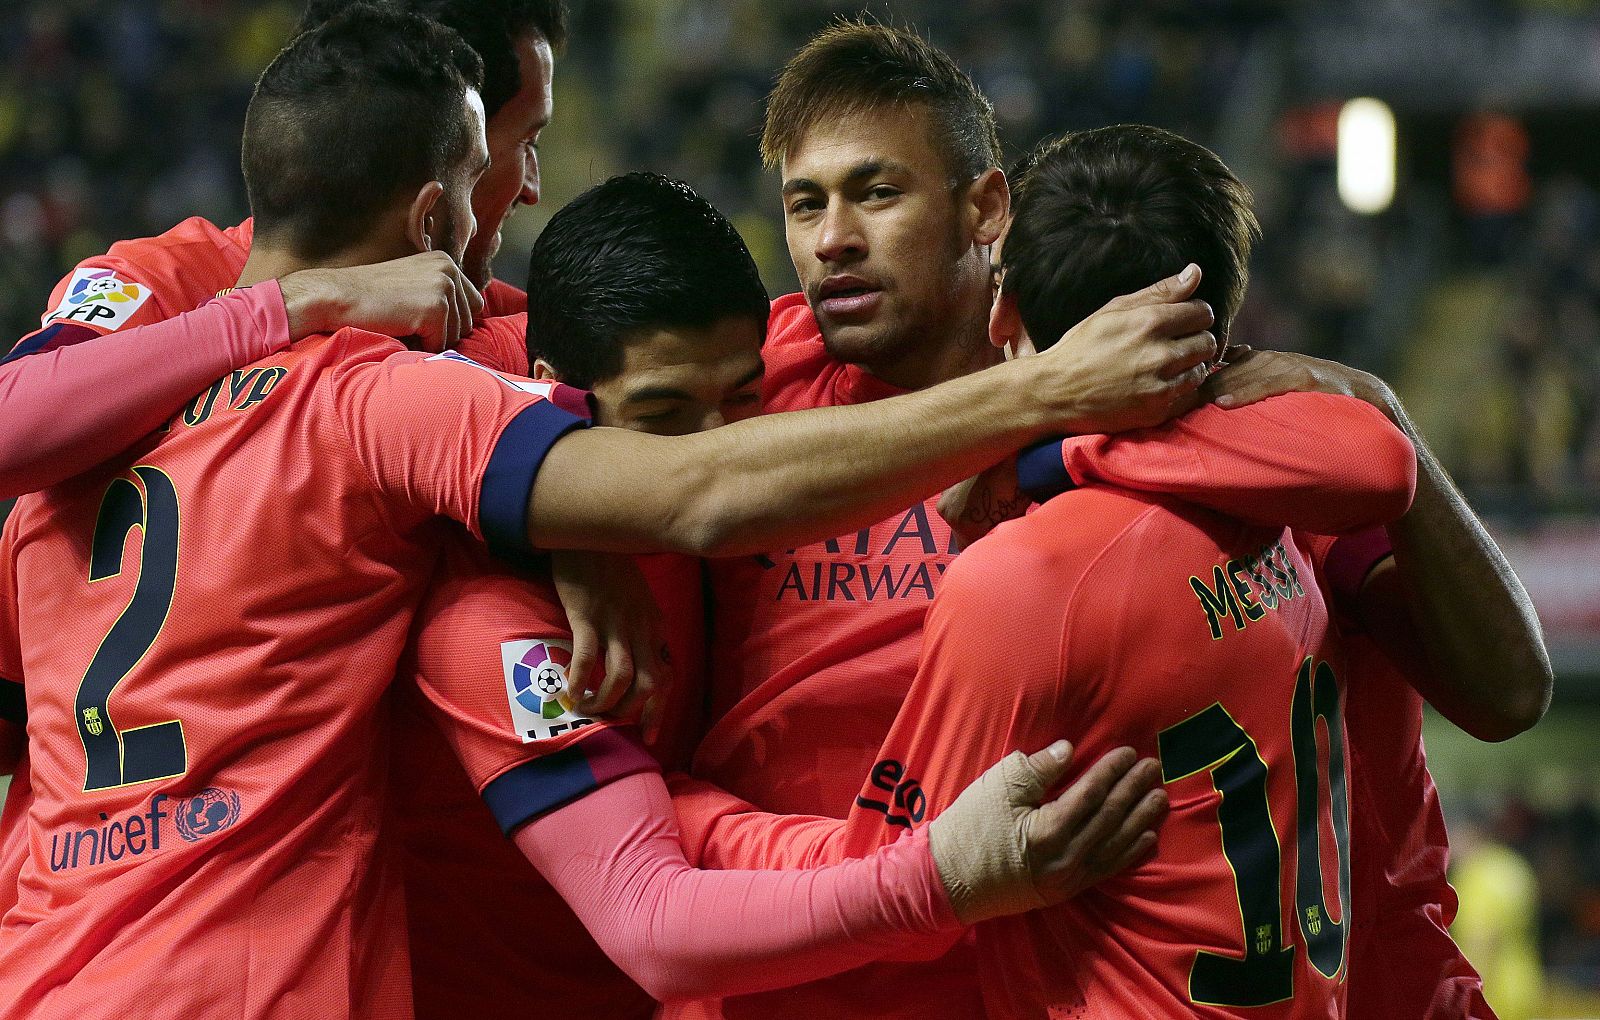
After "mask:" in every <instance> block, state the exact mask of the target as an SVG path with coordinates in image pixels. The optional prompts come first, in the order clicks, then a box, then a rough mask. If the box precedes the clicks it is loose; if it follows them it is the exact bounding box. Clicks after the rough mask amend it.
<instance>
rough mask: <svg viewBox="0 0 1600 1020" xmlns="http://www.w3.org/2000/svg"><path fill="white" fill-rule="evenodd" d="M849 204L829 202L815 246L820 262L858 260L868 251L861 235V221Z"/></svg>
mask: <svg viewBox="0 0 1600 1020" xmlns="http://www.w3.org/2000/svg"><path fill="white" fill-rule="evenodd" d="M849 205H850V203H848V202H829V203H828V208H827V211H826V212H824V213H823V218H822V228H821V229H820V230H818V231H817V241H816V246H815V251H816V256H817V260H818V261H819V262H842V261H846V260H848V259H851V258H858V257H860V256H861V255H862V254H864V253H865V252H866V250H867V243H866V239H865V238H864V237H863V236H862V233H861V229H860V228H861V224H860V221H859V220H858V219H857V218H856V217H855V216H854V215H853V214H852V212H851V210H850V208H849Z"/></svg>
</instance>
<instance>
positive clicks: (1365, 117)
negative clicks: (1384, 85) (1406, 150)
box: [1339, 99, 1395, 216]
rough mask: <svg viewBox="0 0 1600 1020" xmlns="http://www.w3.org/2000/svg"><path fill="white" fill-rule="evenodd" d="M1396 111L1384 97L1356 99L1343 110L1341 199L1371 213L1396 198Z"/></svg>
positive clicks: (1341, 123)
mask: <svg viewBox="0 0 1600 1020" xmlns="http://www.w3.org/2000/svg"><path fill="white" fill-rule="evenodd" d="M1394 154H1395V132H1394V112H1393V111H1392V110H1390V109H1389V106H1388V104H1387V103H1385V102H1383V101H1382V100H1381V99H1352V100H1350V101H1349V102H1348V103H1345V104H1344V107H1343V108H1342V109H1340V111H1339V198H1340V200H1341V201H1343V202H1344V204H1345V207H1346V208H1348V209H1350V210H1351V211H1352V212H1357V213H1362V214H1364V215H1367V216H1371V215H1373V214H1375V213H1380V212H1383V211H1384V210H1385V209H1387V208H1389V203H1390V202H1392V201H1394V166H1395V155H1394Z"/></svg>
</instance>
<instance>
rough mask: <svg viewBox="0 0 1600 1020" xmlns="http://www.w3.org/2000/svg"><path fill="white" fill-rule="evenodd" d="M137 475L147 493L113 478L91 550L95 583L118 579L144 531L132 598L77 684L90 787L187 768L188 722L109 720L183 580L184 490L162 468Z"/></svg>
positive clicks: (164, 775) (146, 778)
mask: <svg viewBox="0 0 1600 1020" xmlns="http://www.w3.org/2000/svg"><path fill="white" fill-rule="evenodd" d="M133 473H134V475H135V476H137V477H138V479H139V480H140V481H141V482H143V483H144V491H143V492H141V491H140V490H139V487H138V486H137V485H135V484H134V483H133V482H132V481H130V480H129V479H127V478H118V479H116V480H115V481H113V482H112V483H111V486H110V487H109V488H107V489H106V494H105V497H104V498H103V499H102V500H101V501H100V516H99V518H98V519H97V520H96V521H95V526H94V542H93V548H92V550H91V552H90V555H89V583H90V584H93V583H94V582H96V581H103V580H105V579H106V578H108V577H116V576H117V575H119V574H121V573H122V547H123V544H124V543H125V542H126V540H127V538H128V532H130V531H132V530H133V529H134V528H136V527H137V528H139V529H140V531H141V532H142V533H143V537H142V539H141V549H142V551H141V552H140V555H139V579H138V581H137V583H136V584H135V585H134V589H133V598H132V599H131V600H130V601H129V602H128V605H127V608H125V609H124V610H123V611H122V615H121V616H119V617H117V622H116V623H114V624H112V625H111V631H110V632H109V633H108V634H106V636H105V640H103V641H101V642H100V648H99V650H98V651H96V652H95V656H94V659H93V661H91V662H90V663H89V668H88V669H87V670H86V671H84V674H83V680H82V681H81V682H79V684H78V697H77V702H76V704H75V705H74V707H75V709H76V715H77V721H78V737H79V738H80V739H81V740H82V741H83V753H84V757H85V758H86V759H87V761H88V769H87V773H86V775H85V778H84V781H83V792H85V793H89V792H91V791H93V790H108V789H111V788H113V787H117V786H130V785H132V784H134V783H148V782H150V781H151V780H155V779H169V778H171V777H173V776H181V775H183V774H184V773H185V772H187V771H188V769H189V752H188V748H187V747H186V746H185V744H184V741H183V723H181V722H179V721H178V720H176V719H174V720H171V721H169V722H160V723H155V724H153V725H150V726H139V727H136V728H134V729H127V730H119V729H117V727H116V726H115V725H113V724H112V721H111V710H110V701H111V693H112V692H113V691H115V690H116V689H117V685H118V684H120V683H121V682H122V681H123V679H124V678H125V677H127V675H128V673H129V672H130V671H132V669H133V668H134V667H135V666H137V665H138V664H139V660H141V659H143V658H144V655H145V652H147V651H149V650H150V646H151V645H152V644H154V643H155V640H156V636H157V635H158V634H160V633H161V628H162V627H163V626H164V625H165V624H166V622H167V613H168V612H169V611H170V610H171V609H172V594H173V591H174V590H175V589H176V588H177V584H178V492H177V490H176V489H174V488H173V485H172V479H171V478H169V477H167V474H166V472H164V471H162V470H161V469H160V468H154V467H149V466H140V467H136V468H134V469H133Z"/></svg>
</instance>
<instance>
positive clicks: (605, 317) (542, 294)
mask: <svg viewBox="0 0 1600 1020" xmlns="http://www.w3.org/2000/svg"><path fill="white" fill-rule="evenodd" d="M733 317H748V318H751V319H754V320H756V321H757V322H758V323H759V324H760V327H761V329H762V331H763V333H764V332H765V330H766V324H767V292H766V289H765V288H764V287H763V286H762V285H761V274H760V272H759V271H758V270H757V269H756V264H755V260H754V259H752V258H751V257H750V249H749V248H747V247H745V243H744V240H743V239H742V238H740V236H739V232H738V231H737V230H735V229H734V227H733V224H731V223H729V222H728V220H727V218H726V217H724V216H723V215H722V214H721V213H719V212H717V210H716V208H715V207H714V206H713V205H712V204H711V203H710V202H707V201H706V200H705V199H704V198H701V197H700V196H699V195H698V194H696V193H695V191H694V189H693V188H691V187H689V186H688V185H687V184H684V183H683V182H682V181H675V180H671V179H670V178H667V177H662V176H661V175H660V174H649V173H631V174H625V175H623V176H621V177H613V178H611V179H610V180H608V181H606V182H605V183H604V184H600V185H597V186H596V187H593V188H590V189H589V190H588V191H586V192H584V193H583V194H581V195H579V196H578V197H577V198H575V199H573V200H572V201H571V202H570V203H568V204H567V205H566V206H564V207H563V208H562V209H561V211H560V212H558V213H556V214H555V215H554V216H552V217H551V218H550V223H549V224H548V225H547V226H546V227H545V228H544V232H543V233H541V234H540V235H539V240H538V241H536V242H535V243H534V246H533V255H532V256H531V258H530V260H529V266H528V361H529V363H530V364H531V363H532V362H533V360H534V359H536V358H543V359H544V360H545V361H546V362H548V363H549V364H550V366H551V367H552V368H554V369H555V370H556V372H557V374H559V375H560V376H561V379H562V381H563V382H567V383H571V384H572V385H574V386H581V387H585V388H587V387H591V386H593V385H595V384H596V383H597V382H602V381H604V380H606V379H609V378H611V377H613V376H615V375H616V374H617V373H618V372H621V371H622V357H623V351H624V350H625V348H626V346H627V344H628V342H629V340H630V339H631V338H632V337H633V336H634V335H635V334H637V333H638V332H639V331H640V330H646V329H662V328H669V329H670V328H673V327H689V328H701V327H706V326H710V325H712V324H713V323H716V322H719V321H721V320H723V319H727V318H733Z"/></svg>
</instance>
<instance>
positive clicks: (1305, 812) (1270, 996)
mask: <svg viewBox="0 0 1600 1020" xmlns="http://www.w3.org/2000/svg"><path fill="white" fill-rule="evenodd" d="M1318 718H1321V719H1323V720H1324V721H1325V722H1326V724H1327V727H1328V770H1327V776H1326V780H1327V786H1328V802H1329V805H1330V808H1331V813H1332V815H1333V838H1334V844H1335V850H1336V852H1337V853H1338V858H1339V859H1338V864H1339V920H1338V921H1335V920H1334V919H1333V918H1332V917H1330V916H1329V914H1328V904H1327V901H1326V899H1325V898H1324V892H1323V888H1322V841H1321V828H1322V826H1321V822H1320V814H1321V810H1320V803H1321V789H1322V783H1323V776H1322V774H1321V772H1320V767H1319V763H1318V756H1317V734H1316V725H1317V719H1318ZM1289 727H1290V736H1291V738H1292V746H1293V748H1294V773H1295V793H1296V799H1295V834H1296V841H1297V850H1298V852H1297V853H1296V855H1295V860H1296V868H1295V917H1296V918H1298V920H1299V927H1300V934H1301V936H1302V940H1303V942H1304V944H1305V947H1306V953H1307V954H1308V956H1309V957H1310V959H1311V962H1312V964H1314V965H1315V966H1316V968H1317V971H1318V973H1320V974H1322V975H1323V976H1324V977H1328V978H1332V977H1335V976H1337V975H1338V973H1339V970H1340V968H1341V967H1343V965H1344V952H1345V939H1346V935H1347V929H1348V924H1347V923H1346V922H1347V921H1348V920H1349V917H1350V835H1349V834H1350V819H1349V803H1348V800H1347V797H1346V792H1345V785H1344V738H1343V734H1342V730H1341V726H1340V721H1339V684H1338V681H1337V679H1335V677H1334V675H1333V670H1332V669H1331V668H1329V666H1328V664H1327V663H1325V662H1323V663H1317V664H1316V665H1315V666H1313V664H1312V660H1311V659H1310V658H1309V657H1308V658H1307V659H1306V660H1305V661H1304V662H1302V663H1301V664H1300V671H1299V674H1298V675H1297V676H1296V678H1295V689H1294V705H1293V707H1292V708H1291V710H1290V722H1289ZM1160 746H1161V772H1162V778H1163V779H1164V780H1165V781H1166V782H1169V783H1170V782H1173V781H1175V780H1178V779H1183V778H1184V777H1186V776H1191V775H1194V774H1195V773H1196V772H1202V771H1209V772H1210V773H1211V783H1212V785H1213V786H1214V787H1215V788H1216V791H1217V792H1218V793H1219V794H1221V800H1220V801H1219V803H1218V805H1217V821H1218V824H1219V825H1220V827H1221V829H1222V853H1223V856H1225V857H1226V858H1227V859H1228V865H1229V866H1230V867H1231V868H1232V869H1233V875H1234V883H1235V886H1236V891H1237V893H1238V896H1239V917H1240V920H1241V922H1242V923H1243V927H1244V957H1243V959H1240V958H1237V957H1233V956H1222V955H1219V954H1217V953H1211V952H1207V951H1206V950H1203V949H1202V950H1200V951H1198V952H1197V953H1195V960H1194V966H1193V967H1192V968H1190V971H1189V997H1190V998H1191V999H1192V1000H1193V1001H1195V1002H1199V1003H1205V1004H1208V1005H1216V1006H1238V1007H1249V1006H1265V1005H1267V1004H1269V1003H1273V1002H1282V1001H1283V1000H1285V999H1289V998H1292V997H1293V996H1294V947H1293V946H1292V945H1286V944H1285V942H1286V940H1285V939H1284V937H1283V925H1282V918H1283V904H1282V895H1281V893H1280V889H1281V888H1282V885H1281V879H1280V876H1281V875H1282V868H1283V859H1282V857H1283V855H1282V849H1281V847H1280V845H1279V842H1278V833H1277V830H1275V829H1274V828H1273V827H1272V813H1271V811H1270V810H1269V809H1268V806H1267V765H1266V762H1264V761H1262V759H1261V752H1260V751H1259V750H1258V749H1257V747H1256V742H1255V740H1254V739H1253V738H1252V737H1251V736H1250V734H1248V733H1246V732H1245V731H1244V730H1243V729H1242V728H1241V727H1240V726H1239V724H1238V723H1236V722H1234V720H1233V717H1232V716H1231V715H1229V714H1228V711H1227V709H1225V708H1223V707H1222V703H1221V702H1216V703H1214V704H1213V705H1212V706H1211V707H1210V708H1208V709H1206V710H1205V711H1203V712H1200V713H1198V714H1197V715H1192V716H1190V717H1189V718H1187V719H1185V720H1184V721H1183V722H1181V723H1178V724H1177V725H1176V726H1172V727H1169V728H1167V729H1165V730H1163V731H1162V732H1161V735H1160Z"/></svg>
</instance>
